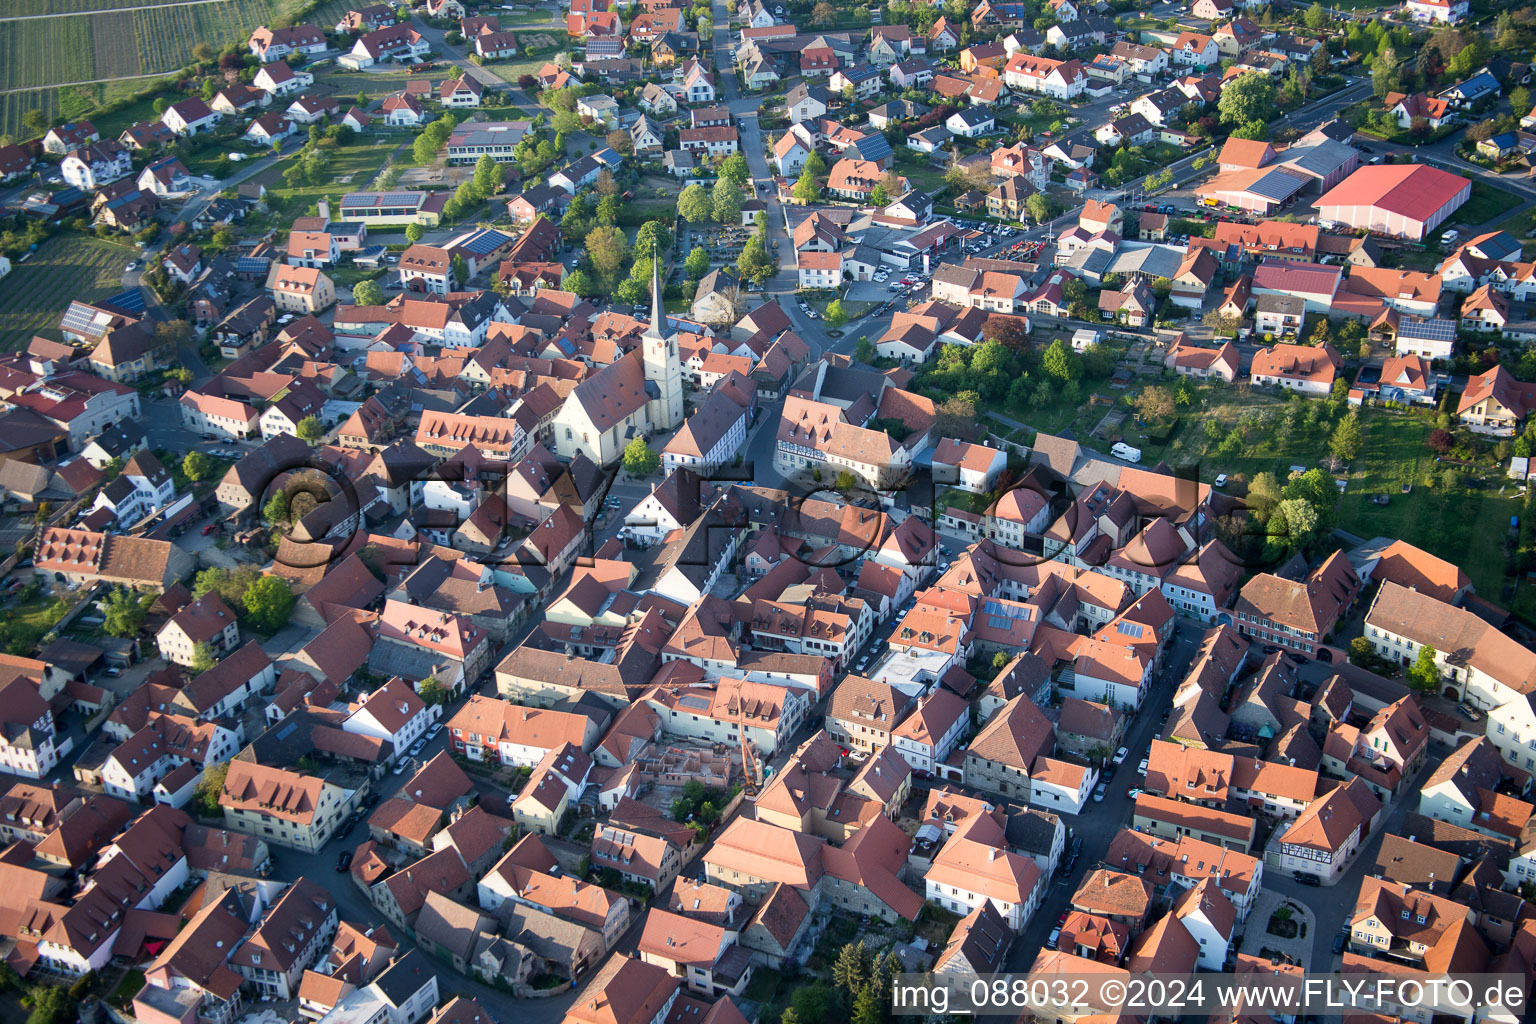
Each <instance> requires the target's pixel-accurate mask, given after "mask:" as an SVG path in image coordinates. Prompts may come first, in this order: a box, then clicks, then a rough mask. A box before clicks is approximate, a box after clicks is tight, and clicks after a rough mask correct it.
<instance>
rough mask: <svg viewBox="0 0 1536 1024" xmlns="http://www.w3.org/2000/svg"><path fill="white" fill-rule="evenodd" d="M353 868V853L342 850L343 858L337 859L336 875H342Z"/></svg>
mask: <svg viewBox="0 0 1536 1024" xmlns="http://www.w3.org/2000/svg"><path fill="white" fill-rule="evenodd" d="M351 866H352V851H351V850H342V851H341V856H340V857H337V858H336V873H337V874H338V875H339V874H342V873H344V872H345V871H346V870H347V869H348V868H350V867H351Z"/></svg>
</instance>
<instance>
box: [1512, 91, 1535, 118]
mask: <svg viewBox="0 0 1536 1024" xmlns="http://www.w3.org/2000/svg"><path fill="white" fill-rule="evenodd" d="M1509 107H1510V109H1511V110H1513V111H1514V112H1515V114H1516V116H1518V117H1524V116H1525V115H1526V114H1529V113H1530V112H1531V90H1529V89H1527V88H1526V87H1525V86H1523V85H1517V86H1515V87H1514V88H1513V89H1511V90H1509Z"/></svg>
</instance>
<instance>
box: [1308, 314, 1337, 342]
mask: <svg viewBox="0 0 1536 1024" xmlns="http://www.w3.org/2000/svg"><path fill="white" fill-rule="evenodd" d="M1308 341H1309V342H1310V343H1311V344H1313V345H1327V344H1329V343H1331V342H1332V341H1333V326H1332V325H1331V324H1329V323H1328V318H1327V317H1325V316H1320V317H1318V318H1317V319H1316V320H1315V321H1313V323H1312V333H1311V334H1310V335H1308Z"/></svg>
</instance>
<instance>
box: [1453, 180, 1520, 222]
mask: <svg viewBox="0 0 1536 1024" xmlns="http://www.w3.org/2000/svg"><path fill="white" fill-rule="evenodd" d="M1522 202H1524V200H1522V199H1520V197H1518V196H1516V195H1515V194H1514V193H1512V192H1508V191H1506V190H1504V189H1502V188H1497V187H1495V186H1493V185H1489V184H1487V183H1486V182H1482V181H1474V182H1472V197H1471V198H1470V199H1468V200H1467V201H1466V202H1465V203H1462V204H1461V207H1460V208H1459V209H1458V210H1457V211H1456V213H1455V217H1454V220H1455V221H1456V223H1458V224H1466V225H1468V226H1469V227H1474V228H1475V227H1478V226H1479V225H1482V224H1486V223H1488V222H1489V221H1491V220H1493V219H1494V218H1496V217H1498V216H1499V215H1500V214H1502V213H1503V212H1504V211H1505V210H1509V209H1513V208H1514V207H1516V206H1519V205H1521V203H1522Z"/></svg>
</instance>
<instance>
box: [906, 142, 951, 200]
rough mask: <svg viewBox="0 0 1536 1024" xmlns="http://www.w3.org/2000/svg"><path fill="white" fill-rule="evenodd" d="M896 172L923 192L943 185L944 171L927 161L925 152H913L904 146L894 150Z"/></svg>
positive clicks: (932, 190) (935, 189) (937, 188)
mask: <svg viewBox="0 0 1536 1024" xmlns="http://www.w3.org/2000/svg"><path fill="white" fill-rule="evenodd" d="M896 173H897V174H900V175H901V176H903V177H904V178H906V179H907V181H908V182H909V183H910V184H911V185H912V187H913V188H918V189H922V190H923V191H925V192H935V191H937V190H939V189H941V188H943V187H944V172H943V171H941V170H939V169H938V168H937V167H935V166H933V164H931V163H929V162H928V157H927V156H926V155H925V154H922V153H914V152H913V151H912V150H910V149H907V148H906V147H905V146H902V147H901V148H899V149H897V150H896Z"/></svg>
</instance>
